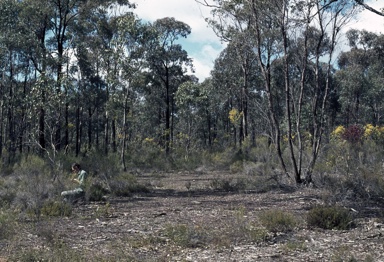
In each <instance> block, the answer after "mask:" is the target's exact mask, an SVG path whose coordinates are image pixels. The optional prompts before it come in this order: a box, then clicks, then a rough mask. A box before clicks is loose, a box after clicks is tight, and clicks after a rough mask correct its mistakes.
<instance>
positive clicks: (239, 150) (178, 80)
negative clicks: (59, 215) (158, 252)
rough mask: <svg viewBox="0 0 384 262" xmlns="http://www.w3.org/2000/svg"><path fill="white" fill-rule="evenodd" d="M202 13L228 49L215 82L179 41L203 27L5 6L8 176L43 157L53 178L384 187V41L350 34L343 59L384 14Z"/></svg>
mask: <svg viewBox="0 0 384 262" xmlns="http://www.w3.org/2000/svg"><path fill="white" fill-rule="evenodd" d="M197 2H198V3H200V4H202V5H205V6H208V7H210V8H211V9H212V18H209V19H207V23H208V24H209V25H210V26H211V27H212V28H213V29H214V31H215V33H216V34H217V35H218V36H219V37H220V39H221V40H222V41H223V42H226V43H227V46H226V48H225V49H224V50H223V51H222V52H221V54H220V55H219V57H218V58H217V59H216V60H215V65H214V68H213V70H212V72H211V77H209V78H207V79H205V80H204V81H203V82H199V80H198V79H197V78H196V76H194V75H193V74H190V73H189V72H193V61H192V59H191V58H190V57H189V56H188V53H187V52H186V51H185V50H184V49H183V47H182V46H181V45H180V44H179V42H178V40H179V39H181V38H186V37H188V35H189V34H190V33H191V28H190V26H189V25H187V24H185V23H183V22H180V21H177V20H175V19H174V18H171V17H166V18H163V19H158V20H156V21H154V22H144V21H142V20H140V18H139V17H137V16H136V15H135V14H134V13H133V12H131V10H133V8H134V7H135V6H134V4H133V3H129V2H128V1H102V0H99V1H85V0H81V1H80V0H52V1H12V0H3V1H1V2H0V9H1V14H2V17H1V18H0V26H1V28H2V30H1V33H0V58H1V61H0V65H1V72H2V73H1V75H0V84H1V89H0V117H1V120H2V121H1V123H0V154H1V172H2V173H3V174H4V175H9V174H12V173H13V172H14V169H15V168H16V167H17V166H18V165H20V163H21V162H23V161H27V160H26V159H27V158H28V157H30V156H38V157H39V158H42V159H43V160H44V161H46V163H47V165H48V166H49V167H50V169H51V171H50V173H51V176H52V177H53V179H56V178H57V177H58V176H59V174H61V173H62V172H66V171H67V167H68V166H69V163H70V162H73V161H74V160H78V161H80V162H82V163H84V164H85V166H86V167H87V168H88V169H89V170H90V172H93V173H95V174H96V173H110V171H108V169H110V168H111V166H113V170H116V172H117V170H119V171H127V170H128V169H132V168H155V169H161V170H178V169H182V170H185V169H186V170H190V169H196V168H199V167H202V166H204V167H210V168H232V169H240V170H244V168H245V169H252V166H253V164H254V163H256V165H257V164H259V163H263V164H267V165H268V169H266V170H264V171H263V172H265V173H266V174H269V175H277V176H278V177H282V176H284V177H288V178H290V180H292V181H293V182H294V183H296V184H302V183H305V184H311V183H315V184H321V183H324V176H328V175H330V176H331V175H332V174H334V173H339V172H340V165H341V164H343V165H345V166H346V167H345V168H347V169H348V170H346V171H343V172H345V175H348V177H349V176H350V172H351V171H350V170H356V169H355V168H353V165H363V166H365V167H366V168H368V170H367V171H364V172H367V173H369V174H370V176H369V177H370V178H369V179H371V180H372V181H374V182H373V184H374V185H376V186H377V185H381V186H382V185H383V178H382V176H381V175H380V174H378V173H377V172H375V170H378V169H377V167H379V166H380V167H381V165H382V157H383V156H382V150H381V149H382V145H383V143H384V128H383V126H382V125H383V119H382V111H383V101H384V100H383V96H384V89H383V83H384V82H383V78H384V74H383V63H384V60H383V57H384V56H383V45H384V38H383V35H381V34H378V33H372V32H369V31H366V30H361V31H360V30H350V31H348V33H347V34H346V37H347V39H348V43H349V46H350V50H348V51H345V52H342V53H341V54H339V55H338V56H337V57H336V50H337V45H338V41H339V39H340V37H341V35H340V32H341V29H342V28H343V27H345V26H346V25H348V22H350V21H351V19H353V17H354V16H355V15H356V14H357V13H358V12H359V11H361V10H362V9H364V8H365V9H368V10H370V11H371V12H372V15H379V16H382V15H383V14H382V12H381V11H380V10H376V9H372V8H370V6H368V5H366V4H365V3H364V2H363V1H346V0H343V1H283V2H281V1H213V3H212V4H209V3H208V2H204V1H197ZM106 163H108V164H107V165H106ZM314 176H315V178H316V179H317V180H319V179H320V180H321V181H320V180H319V181H314ZM372 181H371V182H372ZM369 184H370V183H369ZM364 185H365V186H364V191H369V190H372V189H369V186H367V185H366V184H364ZM370 185H371V184H370ZM379 188H380V190H381V191H382V190H383V188H382V187H379ZM380 190H379V191H380Z"/></svg>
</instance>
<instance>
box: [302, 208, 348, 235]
mask: <svg viewBox="0 0 384 262" xmlns="http://www.w3.org/2000/svg"><path fill="white" fill-rule="evenodd" d="M307 225H308V226H309V227H319V228H323V229H338V230H347V229H350V228H351V227H353V218H352V216H351V214H350V213H349V211H348V210H347V209H345V208H343V207H339V206H317V207H313V208H312V209H311V210H309V212H308V214H307Z"/></svg>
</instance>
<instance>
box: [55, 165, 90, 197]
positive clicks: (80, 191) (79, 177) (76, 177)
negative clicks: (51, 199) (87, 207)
mask: <svg viewBox="0 0 384 262" xmlns="http://www.w3.org/2000/svg"><path fill="white" fill-rule="evenodd" d="M72 173H73V176H72V179H71V181H72V182H74V183H76V184H77V187H76V188H75V189H73V190H68V191H63V192H61V196H62V197H63V199H64V201H67V202H76V201H77V200H79V199H82V198H84V196H85V191H84V190H85V181H86V178H87V172H85V171H84V170H82V169H81V167H80V165H79V164H78V163H74V164H73V165H72Z"/></svg>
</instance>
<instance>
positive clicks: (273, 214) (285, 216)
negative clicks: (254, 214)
mask: <svg viewBox="0 0 384 262" xmlns="http://www.w3.org/2000/svg"><path fill="white" fill-rule="evenodd" d="M259 219H260V221H261V224H262V225H263V226H264V227H265V228H266V229H267V230H268V231H270V232H272V233H277V232H283V233H286V232H289V231H292V230H293V229H294V228H295V227H296V224H297V223H296V218H295V217H294V216H293V215H292V214H291V213H289V212H285V211H281V210H268V211H265V212H263V213H261V214H260V215H259Z"/></svg>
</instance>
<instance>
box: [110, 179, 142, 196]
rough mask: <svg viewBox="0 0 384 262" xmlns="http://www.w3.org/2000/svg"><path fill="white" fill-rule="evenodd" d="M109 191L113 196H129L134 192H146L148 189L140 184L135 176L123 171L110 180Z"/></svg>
mask: <svg viewBox="0 0 384 262" xmlns="http://www.w3.org/2000/svg"><path fill="white" fill-rule="evenodd" d="M110 187H111V193H112V194H113V195H115V196H122V197H124V196H131V195H132V194H134V193H148V192H149V189H148V188H147V187H146V186H145V185H142V184H140V183H139V182H138V181H137V179H136V177H135V176H134V175H132V174H129V173H123V174H121V175H119V176H118V177H114V178H113V180H111V181H110Z"/></svg>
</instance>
